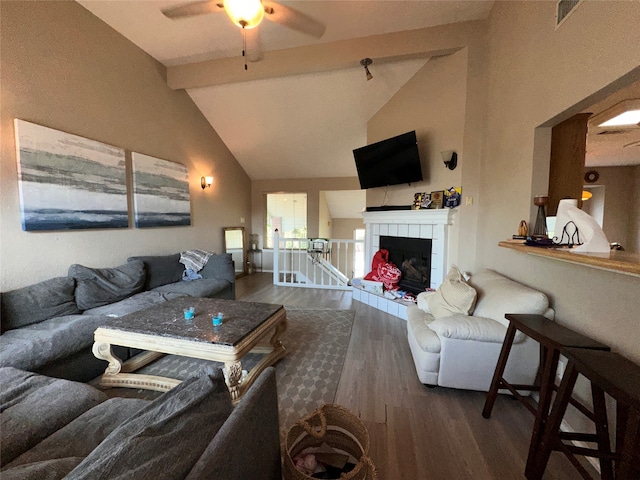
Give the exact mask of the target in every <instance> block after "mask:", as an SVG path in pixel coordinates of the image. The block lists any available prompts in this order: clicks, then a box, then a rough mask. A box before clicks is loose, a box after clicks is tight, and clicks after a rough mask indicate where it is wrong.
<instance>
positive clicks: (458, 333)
mask: <svg viewBox="0 0 640 480" xmlns="http://www.w3.org/2000/svg"><path fill="white" fill-rule="evenodd" d="M429 328H430V329H431V330H433V331H434V332H436V333H437V334H438V335H439V336H440V337H444V338H456V339H458V340H476V341H478V342H493V343H502V342H503V341H504V336H505V335H506V333H507V328H506V327H505V326H504V325H503V324H501V323H500V322H496V321H495V320H493V319H491V318H484V317H476V316H475V315H473V316H469V315H451V316H449V317H441V318H437V319H435V320H434V321H433V322H431V323H430V324H429ZM524 339H525V335H524V334H523V333H522V332H520V331H518V332H516V337H515V338H514V343H520V342H522V341H523V340H524Z"/></svg>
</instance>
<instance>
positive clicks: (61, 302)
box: [0, 277, 80, 332]
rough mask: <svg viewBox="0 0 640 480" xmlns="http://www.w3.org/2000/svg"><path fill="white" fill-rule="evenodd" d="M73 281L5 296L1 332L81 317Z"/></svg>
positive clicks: (58, 279)
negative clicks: (76, 315)
mask: <svg viewBox="0 0 640 480" xmlns="http://www.w3.org/2000/svg"><path fill="white" fill-rule="evenodd" d="M75 288H76V282H75V281H74V280H73V278H67V277H56V278H51V279H49V280H45V281H44V282H40V283H36V284H34V285H29V286H28V287H24V288H19V289H17V290H12V291H10V292H5V293H3V294H2V297H1V300H0V303H1V304H2V331H3V332H5V331H7V330H12V329H14V328H20V327H25V326H27V325H31V324H33V323H39V322H42V321H43V320H48V319H50V318H55V317H61V316H63V315H73V314H75V313H80V309H79V308H78V306H77V305H76V300H75V296H74V291H75Z"/></svg>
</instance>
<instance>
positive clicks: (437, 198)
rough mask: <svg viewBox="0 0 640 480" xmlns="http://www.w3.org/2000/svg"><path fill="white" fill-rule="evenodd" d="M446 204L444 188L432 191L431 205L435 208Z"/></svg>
mask: <svg viewBox="0 0 640 480" xmlns="http://www.w3.org/2000/svg"><path fill="white" fill-rule="evenodd" d="M443 206H444V190H436V191H435V192H431V207H430V208H433V209H437V208H443Z"/></svg>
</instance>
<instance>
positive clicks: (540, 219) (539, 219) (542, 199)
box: [532, 195, 549, 239]
mask: <svg viewBox="0 0 640 480" xmlns="http://www.w3.org/2000/svg"><path fill="white" fill-rule="evenodd" d="M548 200H549V197H548V196H547V195H538V196H535V197H533V204H534V205H535V206H537V207H538V215H537V216H536V223H535V225H534V227H533V233H532V236H533V237H534V238H536V239H540V238H548V233H547V214H546V213H545V210H544V207H545V206H546V205H547V201H548Z"/></svg>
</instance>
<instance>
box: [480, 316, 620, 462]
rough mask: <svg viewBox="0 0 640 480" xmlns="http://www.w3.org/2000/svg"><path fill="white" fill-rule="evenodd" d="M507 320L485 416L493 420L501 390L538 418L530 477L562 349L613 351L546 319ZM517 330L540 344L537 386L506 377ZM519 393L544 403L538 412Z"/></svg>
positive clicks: (517, 318) (578, 406)
mask: <svg viewBox="0 0 640 480" xmlns="http://www.w3.org/2000/svg"><path fill="white" fill-rule="evenodd" d="M505 317H506V318H507V320H509V327H508V328H507V334H506V335H505V338H504V343H503V344H502V350H501V351H500V356H499V357H498V363H497V365H496V370H495V372H494V374H493V380H492V381H491V387H490V388H489V392H488V393H487V399H486V400H485V404H484V409H483V410H482V416H483V417H484V418H489V417H490V416H491V411H492V410H493V405H494V403H495V401H496V398H497V397H498V390H500V389H501V388H506V389H507V390H509V391H510V392H511V393H512V394H513V396H514V397H515V398H517V399H518V400H519V401H520V402H521V403H522V404H523V405H524V406H525V407H526V408H527V410H529V411H530V412H531V413H532V414H533V415H534V416H535V422H534V424H533V431H532V433H531V442H530V444H529V454H528V456H527V467H526V470H525V473H528V472H529V471H530V470H531V468H532V466H533V459H534V458H535V457H536V451H537V449H538V447H539V445H540V442H541V440H542V432H543V431H544V426H545V424H546V422H547V419H548V416H549V407H550V405H551V398H552V396H553V391H554V389H555V388H556V384H555V376H556V371H557V369H558V360H559V358H560V348H562V347H576V348H586V349H595V350H610V348H609V347H608V346H607V345H604V344H602V343H600V342H598V341H596V340H593V339H591V338H589V337H586V336H584V335H581V334H580V333H578V332H574V331H573V330H570V329H568V328H566V327H563V326H562V325H559V324H557V323H555V322H553V321H551V320H549V319H548V318H546V317H544V316H542V315H528V314H512V313H508V314H506V315H505ZM517 330H520V331H521V332H523V333H524V334H525V335H527V336H529V337H531V338H532V339H534V340H535V341H537V342H538V343H539V344H540V367H539V369H538V375H537V377H536V381H535V383H534V385H512V384H510V383H509V382H507V381H506V380H505V379H504V377H503V375H504V369H505V367H506V365H507V360H508V359H509V352H510V351H511V346H512V344H513V339H514V337H515V334H516V331H517ZM518 390H525V391H530V392H539V393H540V399H539V401H538V406H537V408H536V407H534V406H533V405H531V403H529V402H528V401H527V399H526V398H525V397H523V396H522V395H520V393H518ZM570 401H571V403H572V405H574V406H576V407H577V408H578V409H580V410H581V411H584V410H586V409H585V408H584V406H583V405H582V404H580V403H579V402H577V401H575V400H574V399H571V400H570Z"/></svg>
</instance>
